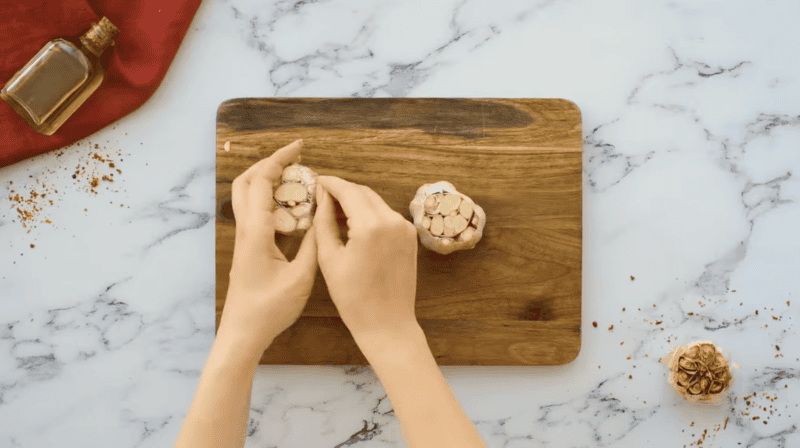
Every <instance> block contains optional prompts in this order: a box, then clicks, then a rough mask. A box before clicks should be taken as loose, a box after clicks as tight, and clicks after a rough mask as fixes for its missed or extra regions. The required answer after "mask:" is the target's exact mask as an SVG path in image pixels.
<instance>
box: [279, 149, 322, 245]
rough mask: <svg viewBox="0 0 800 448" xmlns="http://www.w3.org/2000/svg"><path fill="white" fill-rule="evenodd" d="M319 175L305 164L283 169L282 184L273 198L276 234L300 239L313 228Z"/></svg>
mask: <svg viewBox="0 0 800 448" xmlns="http://www.w3.org/2000/svg"><path fill="white" fill-rule="evenodd" d="M316 188H317V173H315V172H314V171H312V170H311V169H310V168H308V167H305V166H303V165H298V164H296V163H295V164H292V165H289V166H287V167H286V168H284V169H283V174H282V175H281V184H280V185H279V186H278V188H276V189H275V192H274V193H273V197H274V198H275V202H277V203H278V207H277V208H276V209H275V211H274V212H273V213H272V216H273V217H274V218H275V231H276V232H278V233H282V234H284V235H294V236H300V235H303V234H304V233H305V231H306V230H308V229H309V227H311V221H312V219H313V218H314V212H315V211H316V205H317V202H316V194H315V192H316Z"/></svg>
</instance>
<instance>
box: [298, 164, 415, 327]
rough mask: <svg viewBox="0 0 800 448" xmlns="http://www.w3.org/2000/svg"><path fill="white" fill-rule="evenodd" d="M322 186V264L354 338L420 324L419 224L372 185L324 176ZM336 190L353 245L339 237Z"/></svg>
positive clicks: (320, 180)
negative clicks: (417, 302)
mask: <svg viewBox="0 0 800 448" xmlns="http://www.w3.org/2000/svg"><path fill="white" fill-rule="evenodd" d="M317 185H318V187H317V212H316V215H315V218H314V227H315V231H316V238H317V250H318V260H319V266H320V269H321V270H322V275H323V276H324V277H325V282H326V283H327V285H328V291H329V292H330V294H331V298H332V299H333V302H334V304H335V305H336V308H337V309H338V310H339V315H340V316H341V318H342V320H343V321H344V323H345V325H346V326H347V328H348V329H349V330H350V332H351V333H352V334H353V337H354V338H355V339H356V341H357V342H360V341H361V340H368V339H369V338H371V337H378V336H385V335H387V334H390V335H400V334H403V332H404V331H405V330H406V329H408V328H410V327H413V326H416V325H418V324H417V319H416V315H415V311H414V300H415V296H416V286H417V231H416V229H415V228H414V225H413V224H411V223H410V222H408V221H407V220H406V219H405V218H403V216H402V215H400V214H399V213H397V212H395V211H394V210H392V209H391V208H389V206H388V205H386V203H385V202H384V201H383V199H381V197H380V196H379V195H378V194H377V193H375V192H374V191H373V190H372V189H370V188H369V187H366V186H363V185H356V184H353V183H350V182H347V181H345V180H342V179H340V178H338V177H332V176H320V177H319V178H318V179H317ZM329 192H330V194H329ZM331 194H332V195H333V196H334V197H335V198H336V199H337V200H338V201H339V203H340V204H341V206H342V210H343V211H344V213H345V215H346V216H347V227H348V232H347V237H348V241H347V244H344V243H343V242H342V240H341V239H340V238H339V228H338V225H337V222H336V217H335V214H334V206H333V199H332V198H331Z"/></svg>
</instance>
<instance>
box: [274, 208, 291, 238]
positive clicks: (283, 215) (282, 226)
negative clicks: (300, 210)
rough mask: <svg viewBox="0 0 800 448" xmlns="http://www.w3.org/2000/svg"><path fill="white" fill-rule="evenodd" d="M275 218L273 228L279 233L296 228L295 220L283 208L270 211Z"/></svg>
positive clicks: (288, 231)
mask: <svg viewBox="0 0 800 448" xmlns="http://www.w3.org/2000/svg"><path fill="white" fill-rule="evenodd" d="M272 216H273V217H274V218H275V230H276V231H277V232H280V233H290V232H293V231H294V230H295V229H296V228H297V221H296V220H295V219H294V216H292V214H291V213H289V212H288V211H286V209H285V208H278V209H276V210H275V212H273V213H272Z"/></svg>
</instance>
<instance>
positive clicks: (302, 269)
mask: <svg viewBox="0 0 800 448" xmlns="http://www.w3.org/2000/svg"><path fill="white" fill-rule="evenodd" d="M314 227H315V224H312V225H311V228H310V229H308V232H306V234H305V236H304V237H303V242H302V243H300V249H298V250H297V255H295V257H294V260H292V263H291V265H292V269H295V270H296V271H295V272H297V273H299V274H301V275H302V276H305V277H306V278H308V277H310V278H311V281H312V282H313V281H314V275H315V274H316V273H317V238H316V230H315V229H314Z"/></svg>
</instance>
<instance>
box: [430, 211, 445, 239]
mask: <svg viewBox="0 0 800 448" xmlns="http://www.w3.org/2000/svg"><path fill="white" fill-rule="evenodd" d="M430 230H431V233H432V234H434V235H436V236H440V235H441V234H442V232H443V231H444V218H442V217H441V216H440V215H436V216H434V217H433V219H432V220H431V229H430Z"/></svg>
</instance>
